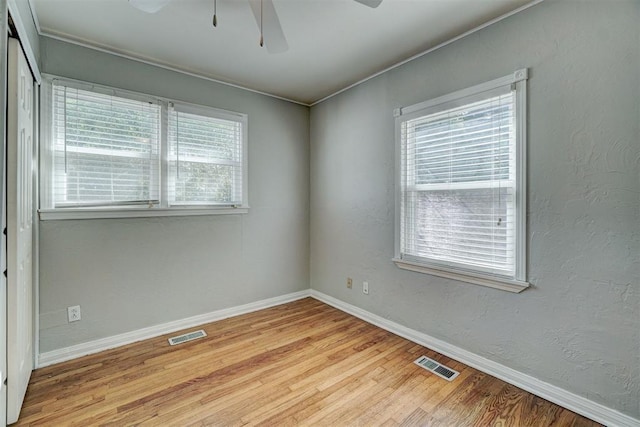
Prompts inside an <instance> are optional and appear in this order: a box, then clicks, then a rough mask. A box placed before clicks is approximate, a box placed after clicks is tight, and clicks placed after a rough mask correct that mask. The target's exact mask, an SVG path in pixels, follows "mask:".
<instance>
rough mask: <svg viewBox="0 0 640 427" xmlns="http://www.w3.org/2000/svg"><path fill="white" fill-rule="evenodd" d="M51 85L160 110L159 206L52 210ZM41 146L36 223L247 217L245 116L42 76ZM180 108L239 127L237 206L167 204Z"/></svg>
mask: <svg viewBox="0 0 640 427" xmlns="http://www.w3.org/2000/svg"><path fill="white" fill-rule="evenodd" d="M54 82H56V83H58V84H62V85H64V86H67V87H71V88H77V89H81V90H89V91H93V92H97V93H102V94H107V95H114V96H118V97H122V98H127V99H133V100H137V101H144V102H151V103H155V104H158V105H160V123H159V127H160V142H159V156H158V167H157V173H158V174H159V178H158V180H159V189H158V190H159V198H160V200H159V203H158V204H154V205H151V204H150V205H146V204H134V203H131V204H127V203H126V202H125V203H118V202H116V203H114V204H112V205H110V206H99V207H82V206H69V207H57V208H56V207H54V200H53V197H54V192H53V185H54V175H55V172H56V171H55V167H54V156H55V151H54V146H53V145H54V144H53V135H52V134H53V122H52V120H53V117H52V116H53V103H52V100H53V99H52V96H53V93H52V92H53V84H54ZM41 93H42V96H41V104H40V105H41V118H42V119H41V120H42V121H41V127H40V128H41V147H40V164H39V167H40V200H39V202H40V209H38V214H39V217H40V219H41V220H64V219H100V218H139V217H158V216H192V215H225V214H246V213H248V212H249V200H248V133H249V126H248V115H247V114H244V113H237V112H233V111H228V110H223V109H219V108H214V107H209V106H203V105H197V104H193V103H188V102H184V101H178V100H171V99H167V98H163V97H158V96H153V95H147V94H143V93H139V92H133V91H129V90H124V89H118V88H113V87H109V86H105V85H100V84H94V83H89V82H83V81H79V80H74V79H69V78H64V77H58V76H55V75H50V74H45V75H43V84H42V86H41ZM174 105H179V106H180V108H181V109H184V110H188V111H189V112H191V113H192V114H197V115H202V116H208V117H215V118H220V119H223V120H233V121H237V122H239V123H241V129H242V141H241V150H242V155H241V166H242V189H241V192H242V202H241V203H240V204H199V203H192V204H171V203H170V201H169V198H168V193H169V191H168V185H169V182H170V176H169V161H168V153H169V134H168V120H169V109H170V108H171V107H172V106H174Z"/></svg>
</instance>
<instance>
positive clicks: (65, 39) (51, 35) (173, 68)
mask: <svg viewBox="0 0 640 427" xmlns="http://www.w3.org/2000/svg"><path fill="white" fill-rule="evenodd" d="M10 1H15V0H10ZM32 1H33V0H29V4H30V5H31V4H32ZM543 1H544V0H533V1H531V2H530V3H527V4H525V5H524V6H521V7H519V8H517V9H515V10H512V11H511V12H507V13H505V14H504V15H500V16H498V17H497V18H494V19H492V20H490V21H488V22H485V23H484V24H481V25H478V26H477V27H474V28H472V29H470V30H469V31H466V32H464V33H462V34H460V35H458V36H456V37H453V38H451V39H449V40H446V41H444V42H442V43H440V44H438V45H436V46H434V47H431V48H429V49H427V50H425V51H423V52H420V53H418V54H415V55H413V56H411V57H409V58H407V59H405V60H402V61H400V62H397V63H395V64H393V65H391V66H389V67H387V68H384V69H383V70H380V71H378V72H376V73H374V74H371V75H370V76H368V77H365V78H363V79H361V80H358V81H357V82H355V83H352V84H350V85H348V86H345V87H344V88H342V89H340V90H338V91H336V92H333V93H332V94H330V95H327V96H325V97H324V98H321V99H319V100H317V101H313V102H302V101H296V100H293V99H289V98H286V97H283V96H279V95H274V94H271V93H268V92H263V91H260V90H257V89H250V88H248V87H245V86H241V85H238V84H234V83H229V82H226V81H224V80H220V79H215V78H212V77H208V76H205V75H204V74H199V73H195V72H192V71H187V70H184V69H181V68H179V67H177V66H172V65H165V64H161V63H159V62H155V61H153V60H149V59H142V58H138V57H136V56H133V55H132V54H128V53H123V52H118V51H115V50H112V49H109V48H106V47H98V46H94V45H92V44H90V43H89V42H88V41H86V40H77V39H73V38H71V36H64V35H60V34H54V33H50V32H47V31H43V30H42V29H41V28H40V23H39V22H38V17H37V15H36V10H35V8H31V12H32V15H33V20H34V22H35V25H36V28H37V30H38V33H39V34H40V35H41V36H45V37H49V38H51V39H54V40H59V41H63V42H66V43H70V44H74V45H76V46H81V47H85V48H87V49H92V50H96V51H99V52H104V53H108V54H111V55H115V56H119V57H121V58H125V59H129V60H132V61H136V62H141V63H143V64H147V65H153V66H155V67H159V68H164V69H165V70H169V71H175V72H177V73H181V74H185V75H187V76H191V77H197V78H200V79H204V80H208V81H211V82H215V83H220V84H223V85H226V86H231V87H235V88H237V89H242V90H246V91H249V92H253V93H257V94H260V95H264V96H268V97H271V98H275V99H280V100H282V101H288V102H292V103H294V104H298V105H303V106H305V107H313V106H315V105H318V104H320V103H321V102H324V101H326V100H328V99H330V98H333V97H334V96H336V95H339V94H341V93H342V92H346V91H347V90H349V89H352V88H354V87H356V86H358V85H360V84H362V83H365V82H366V81H368V80H371V79H373V78H375V77H378V76H379V75H381V74H384V73H386V72H387V71H391V70H393V69H394V68H398V67H400V66H402V65H404V64H406V63H408V62H411V61H413V60H415V59H418V58H420V57H422V56H424V55H426V54H428V53H431V52H433V51H436V50H438V49H440V48H443V47H445V46H447V45H449V44H451V43H453V42H456V41H458V40H460V39H463V38H465V37H467V36H469V35H471V34H473V33H476V32H478V31H480V30H482V29H484V28H487V27H489V26H491V25H493V24H495V23H497V22H500V21H502V20H504V19H507V18H509V17H510V16H512V15H515V14H517V13H520V12H522V11H524V10H526V9H529V8H530V7H532V6H535V5H537V4H538V3H542V2H543Z"/></svg>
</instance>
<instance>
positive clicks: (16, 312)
mask: <svg viewBox="0 0 640 427" xmlns="http://www.w3.org/2000/svg"><path fill="white" fill-rule="evenodd" d="M7 77H8V93H7V286H8V288H7V374H8V375H7V378H8V384H7V423H13V422H15V421H17V420H18V416H19V415H20V408H21V406H22V401H23V400H24V395H25V392H26V390H27V385H28V384H29V378H30V376H31V371H32V369H33V281H32V279H33V273H32V272H33V270H32V259H33V256H32V237H33V212H32V199H31V195H32V188H33V111H32V107H33V102H32V99H33V78H32V76H31V70H30V69H29V66H28V64H27V61H26V59H25V57H24V54H23V53H22V48H21V47H20V44H19V43H18V41H17V40H15V39H10V40H9V63H8V72H7Z"/></svg>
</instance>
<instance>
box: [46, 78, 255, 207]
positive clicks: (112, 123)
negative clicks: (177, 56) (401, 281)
mask: <svg viewBox="0 0 640 427" xmlns="http://www.w3.org/2000/svg"><path fill="white" fill-rule="evenodd" d="M49 89H50V90H49V91H48V95H49V98H50V102H49V103H48V104H49V105H50V107H51V108H50V109H49V110H48V111H45V112H44V113H43V118H44V119H45V120H46V118H47V117H49V120H48V121H49V123H50V126H48V128H49V129H50V134H49V138H45V140H46V142H47V143H46V144H44V145H45V149H44V150H43V156H42V157H43V173H42V174H41V175H42V185H41V188H42V202H41V206H42V209H41V210H40V213H41V218H43V219H57V218H95V217H127V216H156V215H185V214H204V213H243V212H246V208H247V196H246V127H247V118H246V115H243V114H238V113H231V112H227V111H221V110H217V109H213V108H208V107H202V106H196V105H191V104H185V103H177V102H171V101H168V100H163V99H157V98H153V97H150V96H144V95H139V94H133V93H130V92H126V91H118V90H113V89H109V88H104V87H96V86H90V85H87V84H82V83H78V82H72V81H66V80H59V79H55V80H53V81H52V83H51V84H50V85H49ZM46 128H47V127H45V129H46Z"/></svg>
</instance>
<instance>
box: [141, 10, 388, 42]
mask: <svg viewBox="0 0 640 427" xmlns="http://www.w3.org/2000/svg"><path fill="white" fill-rule="evenodd" d="M170 1H171V0H129V3H130V4H131V6H133V7H135V8H136V9H139V10H141V11H143V12H147V13H156V12H157V11H159V10H160V9H162V8H163V7H164V6H166V5H167V3H169V2H170ZM248 1H249V5H250V6H251V11H252V12H253V16H254V18H255V19H256V23H257V24H258V28H259V30H260V46H265V45H266V47H267V51H268V52H269V53H281V52H285V51H287V50H288V49H289V45H288V44H287V39H286V38H285V37H284V32H283V31H282V26H281V25H280V19H279V18H278V14H277V12H276V9H275V7H274V5H273V0H248ZM354 1H356V2H358V3H360V4H363V5H365V6H369V7H372V8H376V7H378V6H380V3H382V0H354ZM216 9H217V0H213V20H212V23H213V26H214V27H217V26H218V15H217V10H216Z"/></svg>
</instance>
